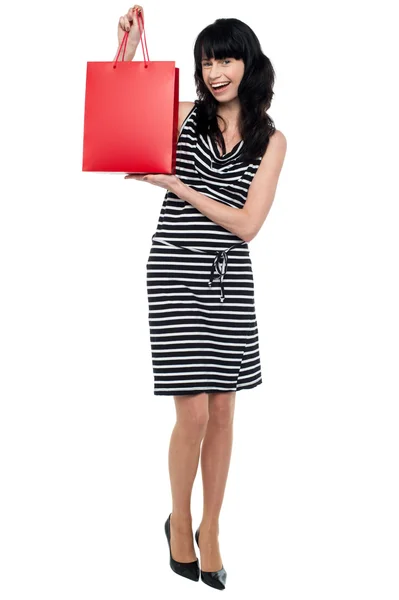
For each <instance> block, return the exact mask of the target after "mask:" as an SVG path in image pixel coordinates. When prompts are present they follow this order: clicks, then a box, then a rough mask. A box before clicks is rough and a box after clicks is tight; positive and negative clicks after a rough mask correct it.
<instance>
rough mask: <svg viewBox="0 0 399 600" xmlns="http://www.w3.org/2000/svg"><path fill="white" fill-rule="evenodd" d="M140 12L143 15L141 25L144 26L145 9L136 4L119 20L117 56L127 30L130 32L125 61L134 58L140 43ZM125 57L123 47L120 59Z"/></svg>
mask: <svg viewBox="0 0 399 600" xmlns="http://www.w3.org/2000/svg"><path fill="white" fill-rule="evenodd" d="M138 13H140V14H141V16H142V21H141V27H142V28H143V26H144V11H143V7H142V6H139V5H138V4H135V5H134V6H133V7H132V8H129V10H128V11H127V13H126V14H125V15H123V16H122V17H120V19H119V22H118V48H117V51H116V55H115V59H116V56H117V55H118V51H119V48H120V45H121V43H122V40H123V37H124V35H125V33H126V31H128V32H129V37H128V40H127V44H126V51H125V61H126V60H133V58H134V55H135V54H136V50H137V46H138V45H139V43H140V27H139V23H138V19H139V17H138ZM122 57H123V48H122V49H121V51H120V54H119V58H118V60H122Z"/></svg>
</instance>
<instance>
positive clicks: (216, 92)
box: [211, 81, 230, 94]
mask: <svg viewBox="0 0 399 600" xmlns="http://www.w3.org/2000/svg"><path fill="white" fill-rule="evenodd" d="M229 85H230V81H228V82H227V83H226V85H223V86H222V87H217V88H214V87H212V86H211V88H212V91H213V93H214V94H221V93H222V92H224V90H227V88H228V87H229Z"/></svg>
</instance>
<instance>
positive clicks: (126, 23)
mask: <svg viewBox="0 0 399 600" xmlns="http://www.w3.org/2000/svg"><path fill="white" fill-rule="evenodd" d="M123 19H124V23H125V31H130V23H129V19H128V18H127V15H125V16H124V18H123Z"/></svg>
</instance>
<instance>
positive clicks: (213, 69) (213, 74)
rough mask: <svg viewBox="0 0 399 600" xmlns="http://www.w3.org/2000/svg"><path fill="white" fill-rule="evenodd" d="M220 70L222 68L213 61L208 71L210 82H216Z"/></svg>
mask: <svg viewBox="0 0 399 600" xmlns="http://www.w3.org/2000/svg"><path fill="white" fill-rule="evenodd" d="M221 72H222V68H221V67H220V65H219V64H218V63H214V64H213V65H212V67H211V70H210V72H209V81H210V82H211V83H217V81H218V79H220V74H221Z"/></svg>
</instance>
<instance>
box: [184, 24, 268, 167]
mask: <svg viewBox="0 0 399 600" xmlns="http://www.w3.org/2000/svg"><path fill="white" fill-rule="evenodd" d="M203 56H205V57H206V58H208V59H209V58H211V57H213V58H215V59H216V60H219V59H222V58H227V57H230V58H235V59H242V60H243V62H244V65H245V71H244V75H243V77H242V80H241V82H240V85H239V87H238V98H239V101H240V105H241V111H240V113H241V114H240V118H239V124H238V125H239V132H240V136H241V139H242V140H243V141H244V143H243V147H242V152H243V154H242V157H241V160H243V161H244V162H252V161H254V160H256V159H257V158H258V157H260V156H263V154H264V153H265V152H266V148H267V146H268V143H269V138H270V136H271V135H273V134H274V132H275V130H276V128H275V125H274V122H273V120H272V119H271V118H270V117H269V115H268V114H267V112H266V111H267V110H268V109H269V107H270V105H271V101H272V98H273V96H274V92H273V86H274V79H275V72H274V69H273V66H272V63H271V62H270V60H269V59H268V57H267V56H265V54H263V52H262V48H261V45H260V42H259V40H258V38H257V37H256V35H255V33H254V32H253V31H252V29H251V28H250V27H249V26H248V25H246V24H245V23H243V22H242V21H240V20H239V19H217V20H216V21H215V22H214V23H212V24H211V25H208V26H207V27H205V29H203V30H202V31H201V33H200V34H199V35H198V37H197V39H196V41H195V46H194V61H195V74H194V79H195V85H196V90H197V96H198V99H197V100H196V101H195V105H196V106H197V135H199V134H202V135H203V136H206V135H207V134H209V135H210V136H211V137H213V139H215V140H216V141H219V143H220V145H221V146H222V149H223V154H225V152H226V146H225V143H224V139H223V135H222V133H221V130H220V129H219V124H218V118H222V117H221V116H219V117H217V116H216V115H217V108H218V106H219V103H218V101H217V100H216V99H215V98H214V96H213V95H212V93H211V92H210V91H209V89H208V88H207V86H206V85H205V82H204V80H203V77H202V59H203Z"/></svg>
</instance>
